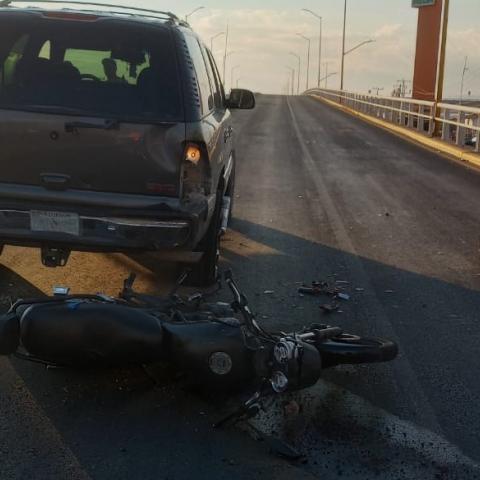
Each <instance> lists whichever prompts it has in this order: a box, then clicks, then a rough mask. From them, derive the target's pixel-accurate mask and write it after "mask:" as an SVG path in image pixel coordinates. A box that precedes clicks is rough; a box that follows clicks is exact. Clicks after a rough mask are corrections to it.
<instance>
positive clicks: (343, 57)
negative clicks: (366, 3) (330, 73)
mask: <svg viewBox="0 0 480 480" xmlns="http://www.w3.org/2000/svg"><path fill="white" fill-rule="evenodd" d="M346 27H347V0H345V5H344V9H343V39H342V68H341V71H340V90H343V79H344V73H345V32H346Z"/></svg>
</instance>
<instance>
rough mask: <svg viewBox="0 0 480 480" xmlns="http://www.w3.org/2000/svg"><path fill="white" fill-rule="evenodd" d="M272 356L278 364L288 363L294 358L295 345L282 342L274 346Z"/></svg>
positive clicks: (286, 341) (285, 341)
mask: <svg viewBox="0 0 480 480" xmlns="http://www.w3.org/2000/svg"><path fill="white" fill-rule="evenodd" d="M273 355H274V357H275V360H276V361H277V362H278V363H280V364H285V363H288V362H289V361H290V360H291V359H292V358H294V356H295V344H294V343H292V342H289V341H288V340H282V341H280V342H278V343H277V344H276V345H275V348H274V350H273Z"/></svg>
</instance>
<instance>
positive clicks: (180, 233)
mask: <svg viewBox="0 0 480 480" xmlns="http://www.w3.org/2000/svg"><path fill="white" fill-rule="evenodd" d="M12 194H14V195H12ZM20 199H21V200H20ZM214 204H215V196H213V197H203V196H202V197H200V196H199V197H198V198H196V199H194V200H191V201H189V202H183V201H181V200H180V199H175V198H169V197H156V196H146V195H126V194H115V193H98V192H91V191H88V192H87V191H85V192H83V191H62V192H53V191H48V190H45V189H44V188H42V187H25V186H13V185H6V186H5V185H0V243H1V244H12V245H22V246H34V247H35V246H49V247H57V248H64V249H68V250H81V251H129V250H136V251H159V250H171V249H182V250H193V249H194V248H195V247H196V245H197V244H198V242H199V241H200V239H201V238H202V236H203V234H204V233H205V231H206V229H207V226H208V223H209V221H210V218H211V214H212V212H213V209H214ZM46 212H50V213H58V214H61V216H62V218H64V217H65V216H66V217H67V220H68V221H69V222H70V224H68V225H62V222H63V221H64V220H62V219H60V221H58V224H57V225H50V226H47V227H46V228H42V226H41V224H40V226H39V225H38V222H35V221H34V220H33V219H34V218H35V216H37V217H38V214H39V213H40V214H42V213H46ZM71 222H73V223H74V224H75V226H74V228H72V224H71ZM54 223H55V222H54Z"/></svg>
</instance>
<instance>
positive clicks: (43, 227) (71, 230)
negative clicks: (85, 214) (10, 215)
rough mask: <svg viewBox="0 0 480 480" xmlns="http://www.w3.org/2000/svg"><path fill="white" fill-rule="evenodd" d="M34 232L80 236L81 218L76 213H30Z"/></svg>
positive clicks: (31, 227)
mask: <svg viewBox="0 0 480 480" xmlns="http://www.w3.org/2000/svg"><path fill="white" fill-rule="evenodd" d="M30 229H31V230H32V232H56V233H68V234H70V235H75V236H77V237H78V236H79V235H80V217H79V216H78V215H77V214H76V213H64V212H41V211H31V212H30Z"/></svg>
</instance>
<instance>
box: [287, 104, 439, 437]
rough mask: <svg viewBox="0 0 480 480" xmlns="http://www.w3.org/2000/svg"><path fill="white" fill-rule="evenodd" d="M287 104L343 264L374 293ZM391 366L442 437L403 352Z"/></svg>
mask: <svg viewBox="0 0 480 480" xmlns="http://www.w3.org/2000/svg"><path fill="white" fill-rule="evenodd" d="M287 104H288V108H289V111H290V115H291V119H292V125H293V130H294V132H295V134H296V136H297V138H298V144H299V146H300V148H301V151H302V155H301V158H302V161H303V163H304V166H305V168H306V169H307V171H308V172H309V173H310V178H311V179H312V182H313V183H314V185H315V189H316V192H317V195H318V198H319V199H320V201H321V203H322V207H323V208H324V209H325V211H326V212H327V215H328V218H329V221H330V223H331V225H332V227H333V232H334V235H335V237H336V240H337V246H338V248H339V249H340V250H342V251H344V252H346V253H348V254H350V255H345V263H346V264H347V265H348V267H349V269H350V271H352V273H353V274H354V275H355V276H356V278H357V279H358V280H359V282H361V285H363V286H364V287H365V291H366V292H374V289H373V286H372V284H371V281H370V278H369V276H368V274H367V272H366V271H365V268H364V266H363V264H362V260H361V258H360V256H359V255H358V254H357V253H356V249H355V247H354V245H353V242H352V240H351V239H350V236H349V234H348V230H347V228H346V227H345V225H344V223H343V221H342V217H341V215H340V212H339V211H338V209H337V207H336V206H335V202H334V201H333V199H332V197H331V196H330V194H329V192H328V188H327V186H326V184H325V182H324V180H323V178H322V175H319V172H318V168H317V166H316V163H315V161H314V159H313V157H312V155H311V153H310V151H309V150H308V148H307V146H306V145H307V143H306V141H305V138H304V136H303V134H302V131H301V129H300V127H299V124H298V121H297V117H296V115H295V112H294V111H293V108H292V105H291V102H290V101H289V99H288V98H287ZM365 298H367V297H365ZM369 300H370V302H369V311H370V312H371V319H372V322H375V330H376V333H377V334H378V335H379V336H385V337H388V338H391V339H392V340H395V341H397V342H398V336H397V334H396V333H395V330H394V328H393V326H392V324H391V322H390V320H389V318H388V315H387V313H386V312H385V310H384V308H383V306H382V305H381V303H380V301H379V300H378V298H377V297H376V295H374V294H372V295H371V296H370V298H369ZM400 349H401V345H400ZM391 368H392V369H393V373H394V377H395V380H396V387H397V392H396V393H397V397H398V398H408V401H409V404H410V405H412V406H413V407H414V411H415V412H419V413H421V416H422V422H423V423H424V425H425V426H426V427H427V428H429V429H430V430H432V431H434V432H436V433H437V434H439V435H442V436H444V432H443V430H442V428H441V426H440V423H439V422H438V420H437V417H436V415H435V412H434V410H433V408H432V406H431V405H430V403H429V401H428V398H427V396H426V395H425V393H424V391H423V389H422V388H421V386H420V383H419V382H418V379H417V376H416V374H415V372H414V371H413V368H412V366H411V364H410V362H409V361H408V359H407V358H406V357H405V356H404V355H400V356H399V358H398V359H397V360H395V361H394V362H393V363H392V364H391Z"/></svg>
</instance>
